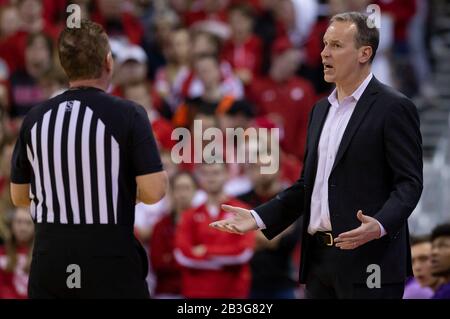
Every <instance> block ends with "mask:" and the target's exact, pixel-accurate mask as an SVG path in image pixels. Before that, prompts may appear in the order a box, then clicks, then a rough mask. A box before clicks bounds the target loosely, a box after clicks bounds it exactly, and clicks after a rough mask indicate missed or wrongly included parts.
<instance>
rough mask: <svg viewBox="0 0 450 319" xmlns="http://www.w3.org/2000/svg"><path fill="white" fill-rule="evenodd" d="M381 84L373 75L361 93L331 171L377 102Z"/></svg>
mask: <svg viewBox="0 0 450 319" xmlns="http://www.w3.org/2000/svg"><path fill="white" fill-rule="evenodd" d="M379 85H380V82H378V80H377V79H376V78H375V77H373V79H372V80H371V81H370V83H369V85H368V86H367V88H366V90H365V91H364V93H363V94H362V95H361V98H360V99H359V101H358V103H356V106H355V110H354V111H353V114H352V116H351V117H350V121H349V122H348V125H347V127H346V129H345V131H344V135H343V136H342V140H341V144H340V145H339V149H338V152H337V154H336V158H335V160H334V164H333V168H332V170H331V172H333V170H334V169H335V167H336V166H337V164H338V163H339V161H340V160H341V158H342V156H343V155H344V153H345V151H346V150H347V148H348V146H349V144H350V141H351V139H352V137H353V135H354V134H355V133H356V131H357V130H358V127H359V125H360V124H361V122H362V120H363V119H364V117H365V115H366V114H367V112H368V111H369V109H370V108H371V106H372V104H373V103H374V102H375V100H376V94H377V93H378V87H379Z"/></svg>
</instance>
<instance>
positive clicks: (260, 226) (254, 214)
mask: <svg viewBox="0 0 450 319" xmlns="http://www.w3.org/2000/svg"><path fill="white" fill-rule="evenodd" d="M250 213H252V216H253V218H254V219H255V221H256V225H258V228H259V229H266V225H265V224H264V222H263V221H262V219H261V217H259V215H258V213H257V212H255V211H254V210H253V209H252V210H251V211H250Z"/></svg>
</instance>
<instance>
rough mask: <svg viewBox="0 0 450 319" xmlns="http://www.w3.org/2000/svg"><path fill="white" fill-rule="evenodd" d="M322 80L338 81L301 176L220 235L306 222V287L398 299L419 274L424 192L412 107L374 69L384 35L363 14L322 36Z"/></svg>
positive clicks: (274, 230) (224, 224) (315, 116)
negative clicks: (415, 218)
mask: <svg viewBox="0 0 450 319" xmlns="http://www.w3.org/2000/svg"><path fill="white" fill-rule="evenodd" d="M323 40H324V49H323V51H322V53H321V55H322V61H323V65H324V77H325V80H326V81H327V82H333V83H335V84H336V89H335V90H334V91H333V93H332V94H331V95H330V96H329V97H328V99H322V100H320V101H319V102H318V103H317V104H316V105H315V106H314V108H313V110H312V111H311V114H310V118H309V126H308V135H307V143H306V151H305V160H304V168H303V172H302V174H301V177H300V179H299V180H298V181H297V182H296V183H295V184H294V185H292V186H291V187H290V188H288V189H286V190H285V191H283V192H281V193H279V194H278V195H277V196H276V197H275V198H274V199H272V200H270V201H269V202H267V203H265V204H263V205H261V206H259V207H257V208H255V209H254V210H253V211H249V210H246V209H242V208H238V207H230V206H227V207H224V208H225V209H226V210H228V211H229V212H233V213H234V217H232V218H230V219H226V220H221V221H217V222H215V223H212V224H211V226H212V227H216V228H218V229H220V230H223V231H229V232H235V233H244V232H247V231H250V230H255V229H263V233H264V234H265V236H266V237H267V238H269V239H272V238H274V237H275V236H276V235H278V234H279V233H280V232H282V231H283V230H284V229H285V228H287V227H288V226H289V225H290V224H292V223H293V222H294V221H295V220H296V219H297V218H299V217H300V216H302V215H303V216H304V227H303V235H302V259H301V266H300V281H301V282H302V283H306V293H307V296H308V297H309V298H401V297H402V295H403V287H404V281H405V278H406V277H407V276H409V275H412V269H411V258H410V249H409V242H408V237H409V234H408V225H407V219H408V217H409V215H410V214H411V213H412V211H413V210H414V208H415V207H416V205H417V202H418V201H419V198H420V195H421V193H422V187H423V186H422V184H423V182H422V168H423V163H422V146H421V144H422V141H421V135H420V130H419V117H418V113H417V110H416V107H415V106H414V104H413V103H412V102H411V101H410V100H409V99H408V98H406V97H405V96H403V95H402V94H400V93H399V92H396V91H395V90H394V89H392V88H390V87H388V86H385V85H383V84H381V83H380V82H379V81H378V80H377V79H376V78H375V77H374V76H373V75H372V73H371V62H372V60H373V58H374V55H375V53H376V50H377V47H378V42H379V32H378V30H377V29H376V28H375V27H371V24H370V21H369V20H368V19H367V17H366V16H364V15H362V14H360V13H356V12H351V13H343V14H339V15H336V16H334V17H333V18H332V20H331V23H330V26H329V27H328V29H327V32H326V33H325V35H324V39H323Z"/></svg>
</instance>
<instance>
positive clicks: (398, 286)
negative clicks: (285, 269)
mask: <svg viewBox="0 0 450 319" xmlns="http://www.w3.org/2000/svg"><path fill="white" fill-rule="evenodd" d="M311 248H312V249H311V254H310V255H308V257H309V258H310V260H309V261H308V262H309V267H308V274H307V277H306V297H307V298H308V299H401V298H402V297H403V291H404V282H398V283H392V284H381V287H380V288H372V289H371V288H369V287H368V286H367V284H366V283H365V282H364V283H355V282H352V281H351V280H349V278H348V276H346V275H345V274H344V273H343V271H342V270H340V268H339V267H338V266H337V265H338V263H339V252H340V251H339V248H336V247H335V246H331V247H329V246H325V245H323V244H320V243H318V242H316V241H314V240H313V247H311Z"/></svg>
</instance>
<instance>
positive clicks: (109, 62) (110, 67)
mask: <svg viewBox="0 0 450 319" xmlns="http://www.w3.org/2000/svg"><path fill="white" fill-rule="evenodd" d="M105 68H106V72H107V73H108V75H111V76H112V74H113V72H114V58H113V56H112V53H111V51H109V52H108V54H107V55H106V61H105Z"/></svg>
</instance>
